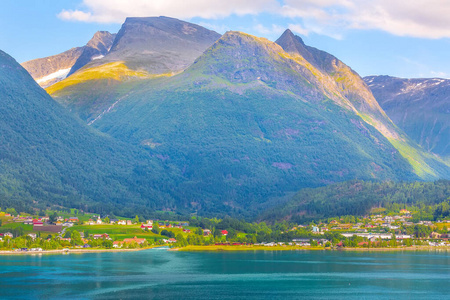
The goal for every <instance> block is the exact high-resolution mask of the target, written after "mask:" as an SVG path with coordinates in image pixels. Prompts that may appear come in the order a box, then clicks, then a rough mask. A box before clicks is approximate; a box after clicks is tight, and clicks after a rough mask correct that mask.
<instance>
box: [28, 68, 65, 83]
mask: <svg viewBox="0 0 450 300" xmlns="http://www.w3.org/2000/svg"><path fill="white" fill-rule="evenodd" d="M69 72H70V68H67V69H60V70H58V71H56V72H53V73H51V74H48V75H46V76H44V77H41V78H38V79H37V80H36V82H37V83H39V84H41V83H44V82H47V81H50V80H54V79H59V80H63V79H64V78H66V77H67V74H69Z"/></svg>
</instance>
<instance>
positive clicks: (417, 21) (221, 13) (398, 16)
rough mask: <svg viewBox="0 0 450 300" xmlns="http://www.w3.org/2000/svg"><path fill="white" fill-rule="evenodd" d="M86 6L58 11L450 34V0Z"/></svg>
mask: <svg viewBox="0 0 450 300" xmlns="http://www.w3.org/2000/svg"><path fill="white" fill-rule="evenodd" d="M80 7H81V9H79V10H70V9H66V10H63V11H61V12H60V13H59V14H58V16H59V17H60V18H61V19H63V20H72V21H82V22H98V23H122V22H123V21H124V20H125V18H126V17H130V16H133V17H148V16H170V17H175V18H181V19H190V18H194V17H200V18H203V19H218V18H225V17H227V16H230V15H258V14H260V13H269V14H272V15H275V16H284V17H286V18H289V20H288V22H291V23H293V25H294V26H297V24H299V23H301V24H302V29H301V30H300V28H297V27H293V28H297V29H298V30H297V32H298V33H300V34H307V33H311V32H315V33H318V34H322V35H328V36H331V37H334V38H340V37H342V36H343V34H344V33H345V31H346V30H350V29H352V30H368V29H375V30H382V31H386V32H389V33H391V34H394V35H398V36H411V37H420V38H431V39H436V38H444V37H450V22H449V21H448V16H449V15H450V0H407V1H406V0H252V1H241V0H188V1H187V0H127V1H124V0H83V2H82V4H81V5H80ZM259 23H261V21H259ZM266 26H267V25H266ZM255 30H259V31H260V32H261V33H264V31H267V32H273V31H274V28H270V27H269V28H267V27H265V26H263V25H261V26H259V27H257V28H255ZM275 30H277V29H276V28H275Z"/></svg>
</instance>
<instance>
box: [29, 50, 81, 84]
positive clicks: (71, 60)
mask: <svg viewBox="0 0 450 300" xmlns="http://www.w3.org/2000/svg"><path fill="white" fill-rule="evenodd" d="M82 53H83V47H77V48H72V49H70V50H68V51H65V52H63V53H60V54H57V55H53V56H49V57H44V58H38V59H33V60H30V61H27V62H24V63H22V66H23V67H24V68H25V69H26V70H27V71H28V73H30V75H31V76H32V77H33V78H34V80H36V82H37V83H38V84H39V85H40V86H42V87H47V86H50V85H52V84H54V83H56V82H58V81H61V80H62V79H64V78H66V77H67V75H68V74H69V72H70V69H71V68H72V67H73V65H74V64H75V62H76V61H77V59H78V58H79V57H80V55H81V54H82Z"/></svg>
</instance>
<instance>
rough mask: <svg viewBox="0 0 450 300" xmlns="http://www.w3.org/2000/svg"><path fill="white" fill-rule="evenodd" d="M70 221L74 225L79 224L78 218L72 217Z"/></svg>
mask: <svg viewBox="0 0 450 300" xmlns="http://www.w3.org/2000/svg"><path fill="white" fill-rule="evenodd" d="M68 221H69V222H72V223H76V222H78V217H70V218H69V220H68Z"/></svg>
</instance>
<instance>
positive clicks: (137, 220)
mask: <svg viewBox="0 0 450 300" xmlns="http://www.w3.org/2000/svg"><path fill="white" fill-rule="evenodd" d="M134 221H135V222H136V223H139V217H138V215H136V218H134Z"/></svg>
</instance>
